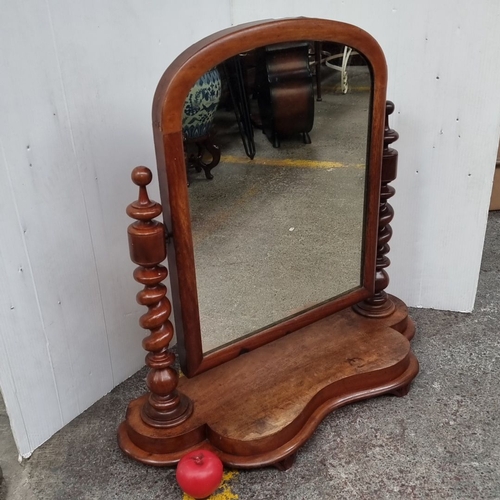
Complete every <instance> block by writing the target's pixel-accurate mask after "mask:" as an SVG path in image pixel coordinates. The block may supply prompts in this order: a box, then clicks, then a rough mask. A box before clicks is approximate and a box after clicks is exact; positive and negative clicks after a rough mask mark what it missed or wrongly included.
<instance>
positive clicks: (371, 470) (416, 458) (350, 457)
mask: <svg viewBox="0 0 500 500" xmlns="http://www.w3.org/2000/svg"><path fill="white" fill-rule="evenodd" d="M499 241H500V212H496V213H492V214H490V218H489V225H488V233H487V237H486V244H485V250H484V257H483V263H482V269H481V276H480V282H479V290H478V295H477V301H476V308H475V310H474V312H473V313H472V314H458V313H451V312H443V311H433V310H424V309H421V310H415V309H413V310H412V311H411V313H412V316H413V318H414V319H415V321H416V323H417V326H418V331H417V336H416V337H415V339H414V341H413V348H414V351H415V353H416V355H417V357H418V359H419V360H420V364H421V372H420V374H419V376H418V377H417V378H416V379H415V381H414V383H413V386H412V389H411V391H410V393H409V394H408V396H406V397H404V398H394V397H380V398H377V399H373V400H369V401H365V402H362V403H358V404H354V405H352V406H348V407H345V408H342V409H340V410H338V411H336V412H334V413H333V414H331V415H329V416H328V417H327V418H326V419H325V420H324V421H323V423H322V424H321V425H320V426H319V428H318V429H317V431H316V433H315V434H314V435H313V437H312V438H311V439H310V440H309V442H308V443H307V444H306V445H305V446H304V447H303V448H302V449H301V451H300V453H299V456H298V459H297V462H296V464H295V465H294V467H293V468H292V469H290V470H289V471H287V472H279V471H277V470H274V469H263V470H255V471H243V472H240V473H239V474H238V475H236V476H235V477H234V478H233V479H232V480H231V481H230V483H229V486H228V488H229V489H230V492H229V490H227V491H226V492H225V495H221V496H219V498H220V499H226V500H227V499H231V498H237V497H236V495H237V496H238V498H240V499H241V500H250V499H273V500H274V499H294V500H295V499H307V500H314V499H351V500H352V499H370V500H371V499H432V500H437V499H461V500H462V499H463V500H470V499H500V471H499V465H500V429H499V425H498V419H499V413H500V387H499V384H498V381H499V380H500V362H499V358H500V339H499V330H500V328H499V324H500V310H499V307H498V304H499V302H500V246H499V244H498V243H499ZM464 265H465V264H464ZM144 374H145V372H144V371H141V372H139V373H137V374H136V375H134V376H133V377H131V378H130V379H129V380H127V381H126V382H125V383H123V384H121V385H120V386H119V387H117V388H116V389H115V390H113V391H112V392H111V393H110V394H108V395H107V396H106V397H104V398H102V399H101V400H100V401H98V402H97V403H96V404H95V405H93V406H92V407H91V408H90V409H89V410H87V411H86V412H85V413H84V414H82V415H80V416H79V417H78V418H76V419H75V420H74V421H73V422H71V423H70V424H69V425H68V426H66V427H65V428H64V429H62V430H61V431H60V432H58V433H57V434H56V435H55V436H54V437H53V438H52V439H50V440H49V441H48V442H47V443H46V444H44V445H43V446H42V447H40V448H39V449H38V450H37V451H36V452H35V453H34V454H33V456H32V458H31V459H30V460H29V461H26V462H25V463H24V464H23V465H22V466H20V465H18V464H17V460H16V458H17V454H16V452H15V450H14V448H13V447H12V445H11V441H10V440H9V437H8V436H7V435H6V428H5V416H4V415H3V414H2V413H1V412H0V418H2V420H1V422H2V427H1V428H0V430H1V437H0V445H1V446H2V447H1V453H0V466H1V467H2V469H3V472H4V486H2V487H3V488H4V489H3V490H1V491H2V492H3V497H1V498H2V500H3V499H9V500H24V499H29V498H36V499H40V500H45V499H51V500H52V499H54V500H55V499H57V500H68V499H88V500H90V499H103V500H107V499H120V500H127V499H160V498H161V499H181V498H182V494H181V491H180V490H179V488H178V487H177V486H176V483H175V473H174V470H173V469H154V468H151V467H146V466H143V465H140V464H138V463H135V462H133V461H131V460H129V459H127V458H125V457H124V456H123V455H122V454H121V453H120V451H119V449H118V447H117V445H116V428H117V426H118V423H119V422H120V421H121V419H122V418H123V416H124V413H125V408H126V406H127V402H128V401H129V400H130V399H131V398H133V397H135V396H137V395H139V394H140V393H141V392H142V390H143V387H144V382H143V379H144ZM6 443H7V444H6ZM9 443H10V444H9ZM5 483H6V485H7V490H8V491H7V492H6V491H5V489H6V488H5Z"/></svg>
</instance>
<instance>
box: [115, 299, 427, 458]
mask: <svg viewBox="0 0 500 500" xmlns="http://www.w3.org/2000/svg"><path fill="white" fill-rule="evenodd" d="M391 300H393V303H394V304H395V311H394V312H393V314H392V315H391V316H390V317H387V318H380V319H371V318H365V317H363V316H360V315H358V314H356V313H355V312H354V311H352V310H351V309H345V310H344V311H341V312H338V313H336V314H334V315H332V316H329V317H327V318H324V319H322V320H320V321H318V322H316V323H313V324H311V325H309V326H307V327H304V328H302V329H300V330H298V331H295V332H293V333H291V334H290V335H287V336H286V337H283V338H281V339H278V340H275V341H274V342H272V343H270V344H267V345H266V346H264V347H261V348H260V349H257V350H255V351H252V352H249V353H247V354H245V355H244V356H240V357H238V358H235V359H233V360H231V361H229V362H227V363H225V364H223V365H220V366H218V367H216V368H214V369H212V370H209V371H207V372H204V373H202V374H200V375H198V376H196V377H193V378H191V379H188V378H185V377H184V378H181V379H180V381H179V390H180V391H182V392H183V393H185V394H186V395H188V396H189V398H190V399H191V400H192V401H193V404H194V412H193V415H192V416H191V418H190V419H189V420H187V421H186V422H184V423H183V424H181V425H179V426H177V427H175V428H170V429H157V428H153V427H150V426H148V425H146V424H145V423H144V422H143V420H142V419H141V414H140V411H141V407H142V405H143V404H144V398H139V399H137V400H135V401H133V402H132V403H131V404H130V406H129V409H128V413H127V420H126V422H125V423H124V424H122V426H121V428H120V433H119V439H120V445H121V447H122V449H123V450H124V451H125V453H127V454H129V455H130V456H132V457H134V458H136V459H137V460H140V461H142V462H144V463H147V464H151V465H173V464H175V463H176V462H177V461H178V460H179V459H180V458H181V457H182V456H183V455H184V454H185V453H186V452H187V451H188V450H189V449H192V448H194V447H207V448H210V449H212V450H213V451H214V452H216V453H217V454H218V455H219V456H220V458H221V460H222V461H223V462H224V463H225V464H226V465H227V466H231V467H241V468H252V467H261V466H264V465H273V464H276V465H277V466H278V467H280V468H286V467H285V465H286V462H285V463H284V461H286V460H287V459H288V457H292V456H293V454H294V453H295V452H296V450H297V449H298V448H299V447H300V446H301V445H302V444H303V443H304V442H305V441H306V440H307V439H308V438H309V437H310V435H311V434H312V433H313V432H314V430H315V429H316V427H317V426H318V425H319V423H320V422H321V420H322V419H323V418H324V417H325V416H326V415H327V414H328V413H329V412H331V411H332V410H334V409H335V408H339V407H341V406H343V405H346V404H348V403H352V402H354V401H359V400H362V399H366V398H370V397H374V396H377V395H381V394H395V395H403V394H404V393H405V392H406V391H407V388H408V386H409V384H410V382H411V380H412V379H413V378H414V377H415V376H416V374H417V372H418V362H417V361H416V359H415V357H414V356H413V354H412V352H411V350H410V344H409V342H408V340H407V339H406V338H405V335H408V334H409V332H411V331H413V329H414V326H413V322H412V321H411V319H410V318H409V317H408V311H407V308H406V306H405V305H404V304H403V303H402V302H401V301H400V300H398V299H396V298H392V299H391Z"/></svg>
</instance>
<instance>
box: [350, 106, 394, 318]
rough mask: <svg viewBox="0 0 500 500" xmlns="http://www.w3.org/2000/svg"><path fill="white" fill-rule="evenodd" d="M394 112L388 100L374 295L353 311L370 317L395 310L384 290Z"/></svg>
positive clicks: (387, 314)
mask: <svg viewBox="0 0 500 500" xmlns="http://www.w3.org/2000/svg"><path fill="white" fill-rule="evenodd" d="M393 112H394V104H393V103H392V102H391V101H387V103H386V107H385V130H384V153H383V158H382V183H381V187H380V209H379V222H378V240H377V261H376V275H375V294H374V295H373V296H372V297H370V298H369V299H366V300H364V301H363V302H360V303H359V304H356V305H355V306H353V308H354V310H355V311H356V312H357V313H359V314H362V315H363V316H366V317H369V318H383V317H386V316H389V315H391V314H392V313H393V312H394V308H395V306H394V303H393V302H392V300H391V299H390V297H389V296H388V295H387V292H386V291H385V289H386V288H387V286H388V285H389V275H388V274H387V271H386V268H387V267H388V266H389V265H390V263H391V261H390V260H389V257H387V254H388V253H389V250H390V247H389V240H390V239H391V237H392V228H391V226H390V222H391V221H392V219H393V217H394V210H393V208H392V207H391V205H390V204H389V203H388V202H387V200H388V199H389V198H391V197H392V196H394V193H395V192H396V190H395V189H394V188H393V187H392V186H389V183H390V182H392V181H393V180H394V179H396V176H397V168H398V152H397V151H396V150H395V149H393V148H391V147H390V144H392V143H393V142H395V141H397V140H398V137H399V134H398V133H397V132H396V131H395V130H393V129H391V128H390V126H389V115H391V114H392V113H393Z"/></svg>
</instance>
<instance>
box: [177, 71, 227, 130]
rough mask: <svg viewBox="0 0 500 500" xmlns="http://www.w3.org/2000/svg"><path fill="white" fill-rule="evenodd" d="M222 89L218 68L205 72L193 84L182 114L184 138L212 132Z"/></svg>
mask: <svg viewBox="0 0 500 500" xmlns="http://www.w3.org/2000/svg"><path fill="white" fill-rule="evenodd" d="M221 91H222V84H221V79H220V74H219V71H218V70H217V68H213V69H211V70H210V71H208V72H207V73H205V74H204V75H203V76H202V77H201V78H200V79H199V80H198V81H197V82H196V83H195V84H194V85H193V88H192V89H191V91H190V92H189V94H188V96H187V98H186V102H185V103H184V114H183V116H182V132H183V134H184V139H196V138H198V137H203V136H205V135H207V134H208V133H209V132H210V127H211V126H212V122H213V118H214V113H215V111H216V109H217V106H218V105H219V101H220V96H221Z"/></svg>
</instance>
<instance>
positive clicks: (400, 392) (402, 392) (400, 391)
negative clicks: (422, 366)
mask: <svg viewBox="0 0 500 500" xmlns="http://www.w3.org/2000/svg"><path fill="white" fill-rule="evenodd" d="M410 386H411V384H406V385H403V386H402V387H398V388H397V389H393V390H392V391H391V392H390V393H389V394H392V395H393V396H397V397H398V398H402V397H404V396H406V395H407V394H408V393H409V392H410Z"/></svg>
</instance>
